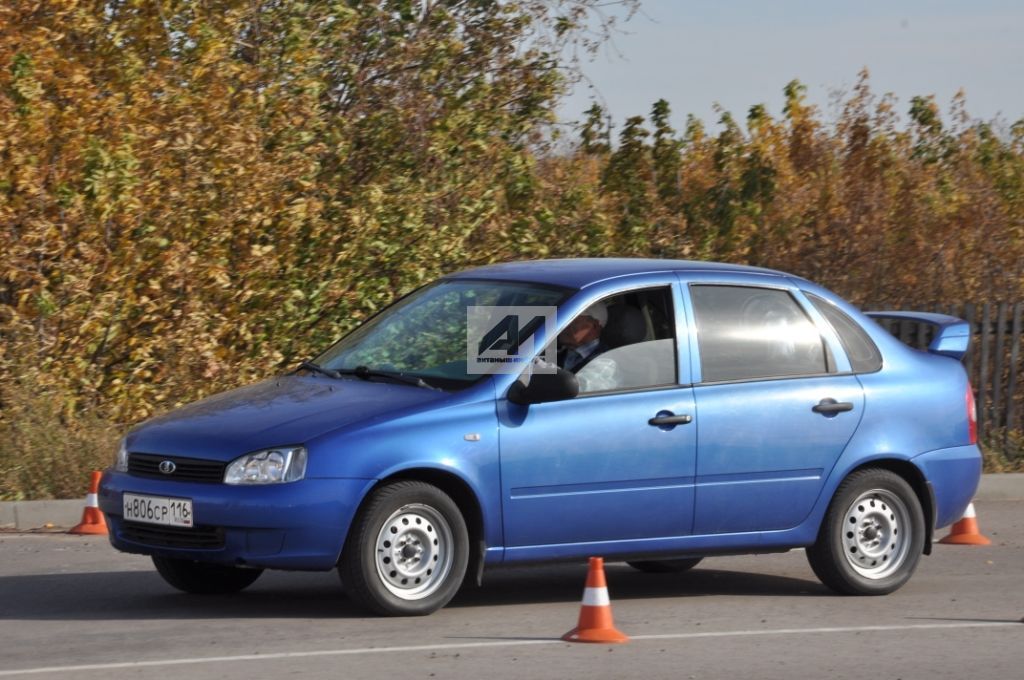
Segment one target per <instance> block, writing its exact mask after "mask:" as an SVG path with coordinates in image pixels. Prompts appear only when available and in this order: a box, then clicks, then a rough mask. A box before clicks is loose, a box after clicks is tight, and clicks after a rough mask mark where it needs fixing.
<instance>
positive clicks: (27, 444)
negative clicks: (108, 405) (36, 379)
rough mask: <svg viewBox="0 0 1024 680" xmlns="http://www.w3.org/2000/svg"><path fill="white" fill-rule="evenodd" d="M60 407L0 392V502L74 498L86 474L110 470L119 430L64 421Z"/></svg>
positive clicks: (9, 389) (46, 397) (97, 422)
mask: <svg viewBox="0 0 1024 680" xmlns="http://www.w3.org/2000/svg"><path fill="white" fill-rule="evenodd" d="M65 403H66V400H64V399H63V398H61V395H59V394H47V393H40V392H37V391H32V390H30V389H28V388H26V387H24V386H10V385H7V386H4V388H3V390H2V391H0V500H8V501H12V500H36V499H49V498H79V497H82V496H84V495H85V493H86V491H87V489H88V485H89V473H90V472H92V471H93V470H102V469H104V468H106V467H108V466H110V464H111V462H112V461H113V458H114V454H115V453H116V451H117V443H118V438H119V437H120V434H121V431H120V430H121V428H120V427H119V426H117V425H115V424H113V423H110V422H108V421H105V420H102V419H100V418H98V417H93V416H89V415H84V416H83V415H75V416H68V415H67V414H66V413H64V412H63V409H62V405H63V404H65Z"/></svg>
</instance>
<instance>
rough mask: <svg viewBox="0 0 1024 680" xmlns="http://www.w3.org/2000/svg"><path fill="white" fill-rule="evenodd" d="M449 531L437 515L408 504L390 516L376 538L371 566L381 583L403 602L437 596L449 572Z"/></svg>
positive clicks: (450, 558)
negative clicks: (375, 570)
mask: <svg viewBox="0 0 1024 680" xmlns="http://www.w3.org/2000/svg"><path fill="white" fill-rule="evenodd" d="M452 546H453V540H452V530H451V527H450V526H449V524H448V521H447V520H446V519H445V518H444V515H442V514H441V513H440V512H438V511H437V510H436V509H435V508H432V507H430V506H429V505H423V504H420V503H411V504H409V505H403V506H402V507H401V508H399V509H398V510H396V511H395V512H393V513H391V516H390V517H388V518H387V519H386V520H385V521H384V524H383V525H382V526H381V529H380V531H379V532H378V534H377V541H376V545H375V547H374V550H375V556H374V563H375V564H376V567H377V575H378V576H379V577H380V581H381V583H382V584H383V585H384V587H385V588H387V589H388V591H389V592H390V593H391V594H392V595H394V596H396V597H399V598H401V599H403V600H420V599H423V598H425V597H428V596H429V595H431V594H432V593H434V592H436V591H437V589H438V588H440V587H441V584H442V583H444V581H445V579H446V578H447V577H448V573H449V572H450V571H451V568H452V561H453V555H452Z"/></svg>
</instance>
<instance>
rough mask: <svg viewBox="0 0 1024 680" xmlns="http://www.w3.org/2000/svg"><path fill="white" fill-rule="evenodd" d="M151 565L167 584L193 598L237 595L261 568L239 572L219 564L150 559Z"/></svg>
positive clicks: (257, 574) (261, 571) (239, 569)
mask: <svg viewBox="0 0 1024 680" xmlns="http://www.w3.org/2000/svg"><path fill="white" fill-rule="evenodd" d="M153 565H154V566H155V567H156V570H157V572H159V574H160V576H162V577H163V579H164V580H165V581H167V583H169V584H170V585H172V586H174V587H175V588H177V589H178V590H182V591H184V592H186V593H194V594H197V595H223V594H225V593H237V592H238V591H240V590H244V589H245V588H248V587H249V586H251V585H252V584H253V582H255V581H256V579H258V578H259V577H260V574H262V573H263V570H262V569H243V568H241V567H232V566H230V565H223V564H210V563H208V562H193V561H192V560H179V559H173V558H170V557H156V556H154V557H153Z"/></svg>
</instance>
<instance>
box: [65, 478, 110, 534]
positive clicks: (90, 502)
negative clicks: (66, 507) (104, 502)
mask: <svg viewBox="0 0 1024 680" xmlns="http://www.w3.org/2000/svg"><path fill="white" fill-rule="evenodd" d="M102 476H103V473H102V472H93V473H92V476H91V477H90V478H89V493H88V495H86V497H85V509H84V510H82V521H81V522H79V523H78V526H76V527H75V528H74V529H72V530H71V531H69V532H68V533H69V534H101V535H103V536H106V535H107V520H106V519H104V518H103V513H102V512H100V504H99V503H98V502H97V500H96V494H97V493H99V490H100V477H102Z"/></svg>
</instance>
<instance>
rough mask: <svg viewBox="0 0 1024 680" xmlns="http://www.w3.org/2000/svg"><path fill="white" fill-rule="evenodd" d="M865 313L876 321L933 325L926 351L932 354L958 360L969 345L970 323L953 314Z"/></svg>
mask: <svg viewBox="0 0 1024 680" xmlns="http://www.w3.org/2000/svg"><path fill="white" fill-rule="evenodd" d="M865 314H867V315H868V316H870V317H871V318H872V319H875V320H877V321H897V322H902V321H908V322H910V323H923V324H928V325H929V326H934V327H935V335H934V337H933V338H932V341H931V342H930V343H928V351H929V352H931V353H932V354H942V355H943V356H947V357H952V358H954V359H956V360H957V361H959V360H961V359H963V358H964V355H965V354H967V348H968V347H970V345H971V325H970V324H969V323H967V322H966V321H964V320H963V319H958V318H956V317H955V316H949V315H947V314H931V313H929V312H865ZM883 325H884V324H883Z"/></svg>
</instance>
